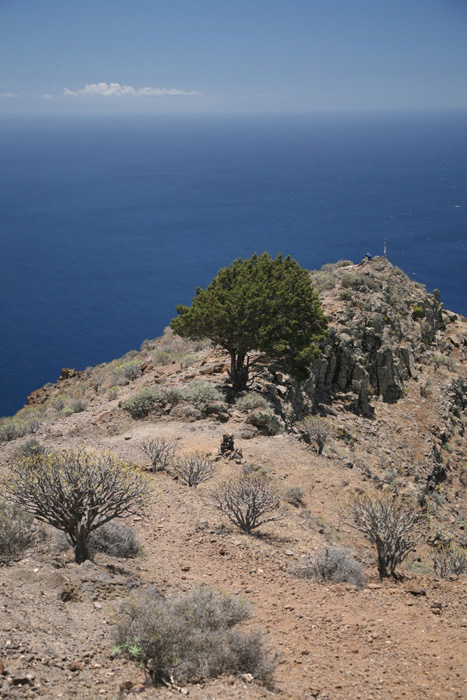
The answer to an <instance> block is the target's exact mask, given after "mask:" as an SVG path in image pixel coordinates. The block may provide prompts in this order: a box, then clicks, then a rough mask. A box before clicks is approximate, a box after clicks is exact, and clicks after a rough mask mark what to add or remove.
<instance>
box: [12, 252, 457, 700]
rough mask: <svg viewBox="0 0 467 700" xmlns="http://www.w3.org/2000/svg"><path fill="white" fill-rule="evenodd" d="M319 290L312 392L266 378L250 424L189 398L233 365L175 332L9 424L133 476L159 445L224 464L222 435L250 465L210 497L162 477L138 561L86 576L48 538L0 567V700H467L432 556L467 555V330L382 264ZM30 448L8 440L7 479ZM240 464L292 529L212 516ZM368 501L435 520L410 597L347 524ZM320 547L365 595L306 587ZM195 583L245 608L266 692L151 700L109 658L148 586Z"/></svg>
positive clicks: (249, 685)
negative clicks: (272, 665) (143, 403)
mask: <svg viewBox="0 0 467 700" xmlns="http://www.w3.org/2000/svg"><path fill="white" fill-rule="evenodd" d="M311 274H312V279H313V282H314V284H315V286H316V287H317V288H318V289H319V291H320V297H321V299H322V303H323V306H324V309H325V313H326V314H327V315H328V316H329V319H330V333H329V336H328V338H327V339H326V341H325V342H324V344H323V353H322V356H321V358H320V359H319V360H318V361H317V362H316V363H315V364H314V365H313V367H312V373H311V376H310V379H309V380H308V381H307V382H304V383H301V384H297V383H296V382H294V381H292V380H290V378H289V377H287V376H286V375H284V374H283V373H282V372H280V370H279V369H278V368H274V367H271V366H264V368H263V371H262V374H261V376H260V377H258V379H257V380H256V382H255V385H254V387H253V390H254V391H255V392H256V393H259V394H261V396H262V397H263V399H265V400H266V401H267V402H268V403H269V405H270V406H272V409H271V408H269V407H267V406H266V407H265V406H263V407H258V408H255V409H250V410H244V409H243V410H242V409H241V408H240V407H239V406H237V405H235V404H232V403H228V402H227V401H226V400H225V399H224V397H223V396H222V395H216V397H215V398H211V399H210V400H208V401H207V402H205V403H204V404H203V403H201V404H200V403H199V402H196V400H195V402H193V392H192V393H191V394H189V393H183V392H184V391H185V392H186V388H187V387H190V386H192V385H193V382H196V381H199V380H203V381H204V382H208V383H209V385H210V386H212V387H215V388H217V390H219V391H221V392H222V387H223V385H224V382H225V378H226V374H225V372H226V359H225V357H224V355H223V354H222V353H221V352H220V351H218V350H216V349H213V348H211V347H210V346H209V344H198V345H197V344H194V343H187V342H186V341H182V340H181V339H177V338H174V337H173V336H172V335H171V334H170V333H165V334H164V336H163V337H162V338H160V339H156V340H155V341H145V343H143V346H142V349H141V351H139V352H133V353H129V354H128V355H127V356H125V357H124V358H121V359H120V360H116V361H115V362H114V363H109V364H106V365H101V366H99V367H97V368H88V370H86V371H85V372H75V371H73V370H64V371H63V372H62V377H61V378H60V380H59V381H58V382H57V383H56V384H55V385H49V386H46V387H44V388H43V389H40V390H38V391H36V392H34V393H33V394H32V395H31V396H30V397H29V400H28V403H29V407H28V408H26V409H25V410H24V411H22V412H20V414H19V415H18V416H17V417H15V418H14V420H13V421H11V426H10V428H9V429H10V430H11V431H12V432H10V435H11V436H13V435H14V425H17V426H24V425H26V424H27V422H28V421H35V423H34V426H33V427H34V429H35V431H36V432H35V435H34V437H35V438H36V439H38V440H40V441H41V443H43V444H44V445H46V446H47V447H49V448H51V449H60V448H63V447H77V446H83V445H84V446H86V447H87V448H89V449H103V448H104V449H111V450H112V451H113V452H114V453H115V454H117V455H119V456H121V457H124V458H125V459H128V460H129V461H131V462H133V463H135V465H137V466H139V467H145V466H146V467H147V466H148V463H147V461H146V460H145V457H144V454H143V453H142V452H141V449H140V445H141V443H142V441H144V440H145V439H147V438H148V437H167V438H171V439H175V440H176V441H177V444H178V446H179V450H180V452H186V451H188V450H193V449H199V450H202V451H204V452H206V453H210V454H211V455H212V456H213V458H214V457H216V458H217V457H218V449H219V446H220V443H221V441H222V438H223V435H225V434H230V435H233V438H234V441H235V447H236V448H237V449H239V450H240V451H241V452H237V453H234V454H233V455H227V456H226V457H223V458H220V459H217V461H216V466H217V474H216V476H215V478H214V480H213V482H210V483H207V484H203V485H201V486H199V487H198V489H196V490H195V489H190V488H188V487H186V486H184V485H183V484H182V483H180V482H179V481H178V480H175V479H174V478H173V477H172V476H171V475H170V474H168V473H157V474H156V475H153V478H154V480H155V481H156V483H157V487H158V499H157V502H156V504H155V505H154V506H153V507H152V508H151V509H150V510H149V511H148V512H147V513H145V514H144V517H143V515H142V516H141V517H138V518H135V519H134V521H133V522H132V523H131V524H132V525H133V527H134V528H135V530H136V531H137V533H138V536H139V538H140V540H141V542H142V543H143V547H144V551H145V555H144V558H143V559H136V560H129V559H127V560H124V559H121V560H120V559H115V558H111V557H107V556H106V555H103V554H100V555H96V559H95V561H94V562H93V563H91V562H89V563H87V564H85V565H82V566H81V567H78V566H77V565H75V564H74V563H73V562H72V556H71V554H70V552H69V551H66V550H65V551H60V549H59V548H58V547H57V543H56V538H55V535H54V534H53V533H50V532H49V533H48V534H47V537H46V539H45V540H43V541H41V542H39V543H36V545H35V546H34V547H32V548H31V550H30V551H29V552H28V553H27V556H25V557H24V556H23V558H22V560H21V561H19V562H17V563H13V564H12V565H10V566H8V567H2V568H0V586H1V591H2V601H1V605H2V609H1V612H0V644H1V647H0V659H2V662H3V665H4V671H3V676H1V677H0V678H3V681H0V682H1V685H0V697H8V698H10V697H18V698H20V697H43V698H57V697H62V698H100V697H102V698H109V699H110V698H112V699H114V698H123V697H128V698H137V697H143V698H153V697H161V698H163V697H168V696H171V695H173V694H174V692H179V693H180V694H189V695H190V696H191V697H193V698H199V699H201V698H203V699H204V698H206V699H207V698H216V699H217V698H219V699H220V698H261V697H268V698H269V697H271V698H272V697H276V696H277V694H278V693H280V694H281V696H282V697H286V698H310V697H318V698H321V700H325V699H327V700H334V699H336V700H338V699H341V698H342V699H344V698H345V699H346V700H349V699H350V700H352V699H353V698H362V699H365V700H370V699H375V698H381V699H386V698H388V697H392V698H400V699H401V700H402V699H404V700H408V699H413V700H415V699H416V698H421V697H430V698H431V697H433V698H435V697H438V698H446V699H449V700H451V699H453V698H456V697H463V694H464V693H465V682H466V680H467V679H466V667H465V653H466V646H467V644H466V642H467V577H466V575H460V576H453V577H451V579H443V578H440V577H439V576H437V575H435V572H434V571H433V566H432V559H431V554H432V553H433V552H434V551H435V550H434V547H435V546H436V545H439V544H440V543H448V542H452V543H454V544H455V545H456V546H458V547H461V548H462V547H467V535H466V531H465V526H466V521H467V471H466V467H467V458H466V451H465V432H464V423H465V419H466V407H467V371H466V358H467V320H466V319H464V318H462V317H459V316H457V315H456V314H454V313H452V312H449V311H446V310H444V309H443V306H442V304H441V301H440V295H439V293H437V292H435V293H434V294H433V295H432V294H428V293H427V292H426V290H425V289H424V288H423V287H422V286H421V285H419V284H417V283H415V282H413V281H412V280H410V279H409V278H408V277H407V276H406V275H404V273H403V272H401V271H400V270H398V269H397V268H394V267H393V266H391V265H390V263H388V262H387V261H386V260H384V259H377V260H375V262H374V263H371V264H368V265H365V266H353V265H349V264H347V265H346V264H344V265H340V264H336V265H330V266H325V268H324V269H322V270H321V271H318V272H314V273H311ZM148 389H149V390H151V391H152V390H154V389H157V391H158V392H159V393H158V396H159V399H158V400H157V401H156V402H154V404H153V406H152V410H151V411H150V412H149V413H148V414H147V415H146V416H145V417H141V418H137V419H134V418H132V417H131V415H130V414H129V412H128V411H127V410H124V408H123V406H125V405H126V404H125V402H126V401H128V400H132V399H134V398H135V396H138V395H139V392H141V391H142V390H148ZM177 391H178V392H179V393H178V394H177V393H176V392H177ZM174 392H175V393H174ZM180 392H181V393H180ZM161 396H163V397H165V398H164V399H163V400H162V399H161V398H160V397H161ZM175 396H176V397H177V400H175V398H174V397H175ZM190 396H191V399H190ZM75 409H77V410H75ZM310 412H314V413H318V414H320V415H322V416H327V418H328V420H329V422H330V424H331V426H332V431H333V433H332V436H331V437H330V438H329V439H328V441H327V442H326V445H325V448H324V450H323V454H322V455H318V454H317V452H316V451H315V450H314V449H313V448H310V447H308V446H307V445H306V444H305V443H303V442H302V441H301V440H300V439H299V438H300V430H299V428H298V426H297V421H299V420H300V419H302V418H303V417H304V416H305V415H307V414H309V413H310ZM13 424H14V425H13ZM19 432H21V431H19ZM26 439H27V437H26V436H24V437H22V438H16V439H12V440H9V441H8V442H4V443H3V445H2V446H1V448H0V453H1V465H2V468H3V469H7V465H8V459H9V457H10V456H11V454H12V453H13V452H14V450H17V449H18V446H20V445H21V444H23V443H24V441H25V440H26ZM229 456H231V457H233V458H232V459H230V458H229ZM245 462H246V463H248V464H249V465H254V466H255V467H260V468H261V469H262V470H265V471H268V472H269V473H270V474H271V476H272V477H273V478H274V479H276V480H277V482H278V484H280V486H281V488H282V490H283V492H284V496H285V498H284V503H283V507H284V509H285V517H284V518H283V519H282V520H280V521H278V522H275V523H269V524H268V525H266V526H264V527H263V528H261V531H260V533H261V534H260V535H259V536H247V535H244V534H242V533H240V532H239V531H236V530H235V529H234V528H233V526H230V525H229V524H228V523H226V522H223V521H222V519H221V518H220V517H219V515H218V514H217V513H216V512H215V511H214V510H212V509H211V508H210V506H209V505H208V504H207V501H206V494H207V493H208V491H209V489H210V488H211V483H217V482H219V481H221V480H222V479H223V478H225V477H228V476H231V475H232V474H235V473H238V472H239V471H240V470H241V469H242V468H243V465H244V463H245ZM290 487H299V488H300V489H302V490H303V502H302V503H301V504H300V503H297V504H295V505H293V504H291V503H288V502H287V491H288V490H289V489H290ZM362 490H365V491H368V492H369V493H375V494H376V493H380V492H381V491H383V492H384V491H388V492H398V493H402V494H404V496H405V497H406V498H407V499H409V500H410V501H411V502H413V503H414V504H419V505H420V507H422V508H424V509H425V512H426V513H427V515H428V517H429V521H430V530H429V533H428V536H427V541H426V542H425V543H424V544H422V545H420V546H419V547H417V550H416V552H414V553H413V554H412V555H410V556H409V558H408V560H407V561H406V562H405V564H404V566H403V568H402V571H403V573H404V577H405V578H404V581H403V582H402V583H393V582H391V581H384V582H383V583H381V582H379V580H378V578H377V576H376V568H375V552H374V550H373V548H372V547H371V545H370V544H369V543H368V542H367V541H366V540H365V539H364V538H363V537H361V536H360V535H359V534H358V533H356V532H355V531H354V530H352V529H350V528H349V527H348V526H347V525H346V524H345V522H344V520H343V519H342V513H343V511H345V508H346V502H347V500H348V498H349V496H350V495H351V494H352V493H355V492H358V491H362ZM324 544H333V545H338V546H345V547H350V548H351V549H352V550H353V551H354V552H355V553H356V555H357V557H358V559H359V560H360V561H361V562H362V563H363V564H364V566H365V568H366V573H367V575H368V581H369V584H368V586H367V587H366V588H363V589H361V590H358V589H356V588H355V587H354V586H352V585H350V584H332V583H322V582H317V581H310V580H303V579H301V578H297V577H296V576H295V575H294V570H295V569H296V568H297V567H299V566H300V565H301V564H303V562H304V561H307V560H308V559H309V557H310V556H312V555H313V553H314V552H315V551H316V550H317V549H319V548H320V547H322V546H323V545H324ZM464 551H465V550H464ZM196 583H209V585H211V586H214V587H217V588H220V589H222V590H225V591H228V592H229V593H232V594H235V595H241V596H244V597H245V598H247V599H249V600H251V602H252V603H253V605H254V618H253V620H252V621H251V622H249V623H247V627H248V628H249V627H259V628H260V629H261V630H262V632H263V633H264V634H265V635H266V636H267V639H268V642H269V643H270V644H271V645H272V646H273V647H274V648H275V649H276V650H277V651H278V652H279V654H280V663H279V665H278V668H277V671H276V674H275V676H276V681H275V687H274V688H272V689H269V688H265V687H262V686H260V685H258V684H256V683H254V682H251V679H250V678H249V677H246V676H245V677H240V678H234V677H232V678H230V677H229V678H221V679H218V680H214V681H206V682H204V683H202V684H195V685H192V686H188V687H187V688H182V689H181V690H180V691H175V690H174V689H171V688H156V689H154V688H150V687H147V686H145V685H144V681H145V678H144V673H143V672H142V671H141V669H138V667H137V665H136V664H134V663H132V662H131V661H129V660H126V659H125V658H124V657H122V656H120V655H119V656H112V655H111V653H110V650H111V647H112V633H111V629H112V625H113V621H114V619H115V615H116V614H117V612H118V607H119V601H120V600H122V599H123V598H125V597H127V596H128V595H130V593H131V592H132V591H133V592H135V591H138V590H143V589H144V588H145V587H146V586H149V585H152V586H155V587H156V588H157V589H158V590H160V591H161V592H162V593H163V594H167V595H173V594H177V593H180V592H183V591H185V590H190V589H191V588H192V587H193V586H194V585H195V584H196ZM0 666H1V664H0Z"/></svg>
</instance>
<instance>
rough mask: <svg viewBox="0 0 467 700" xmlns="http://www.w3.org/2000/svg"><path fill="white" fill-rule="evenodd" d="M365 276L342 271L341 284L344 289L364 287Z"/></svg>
mask: <svg viewBox="0 0 467 700" xmlns="http://www.w3.org/2000/svg"><path fill="white" fill-rule="evenodd" d="M367 281H368V280H367V277H366V276H364V275H355V274H353V273H352V272H344V274H343V275H342V279H341V284H342V286H343V287H344V288H345V289H348V288H349V287H351V288H352V289H364V288H365V287H366V286H367Z"/></svg>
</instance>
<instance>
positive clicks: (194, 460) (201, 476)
mask: <svg viewBox="0 0 467 700" xmlns="http://www.w3.org/2000/svg"><path fill="white" fill-rule="evenodd" d="M173 472H174V473H175V474H176V475H177V476H178V477H180V479H181V480H182V481H184V482H185V484H188V486H194V487H196V486H198V484H202V483H204V482H205V481H209V479H212V477H213V476H214V474H215V473H216V468H215V466H214V464H213V463H212V462H211V460H210V459H209V458H208V457H207V456H206V455H204V454H202V453H201V452H189V453H188V454H186V455H182V456H181V457H179V458H178V460H177V463H176V464H175V466H174V467H173Z"/></svg>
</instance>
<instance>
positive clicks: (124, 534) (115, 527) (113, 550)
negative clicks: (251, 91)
mask: <svg viewBox="0 0 467 700" xmlns="http://www.w3.org/2000/svg"><path fill="white" fill-rule="evenodd" d="M89 543H90V545H91V549H93V550H94V551H96V552H103V553H104V554H108V555H109V557H119V558H124V559H134V558H135V557H137V556H138V555H139V554H140V552H141V545H140V543H139V542H138V538H137V536H136V533H135V531H134V530H133V528H132V527H130V526H129V525H124V524H123V523H118V522H110V523H107V525H103V526H102V527H100V528H99V529H98V530H95V531H94V532H93V533H92V535H91V536H90V538H89Z"/></svg>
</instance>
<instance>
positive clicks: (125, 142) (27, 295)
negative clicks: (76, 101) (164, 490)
mask: <svg viewBox="0 0 467 700" xmlns="http://www.w3.org/2000/svg"><path fill="white" fill-rule="evenodd" d="M0 211H1V248H0V253H1V254H0V299H1V325H0V357H1V362H0V387H1V392H0V415H9V414H11V413H14V412H15V411H17V410H18V409H19V408H21V406H23V405H24V403H25V401H26V397H27V394H28V393H30V392H31V391H32V390H34V389H36V388H38V387H40V386H42V385H43V384H44V383H46V382H48V381H55V380H56V379H57V378H58V376H59V374H60V369H61V368H62V367H73V368H76V369H84V368H85V367H86V366H88V365H95V364H98V363H101V362H104V361H110V360H112V359H113V358H115V357H118V356H120V355H123V354H124V353H125V352H127V351H128V350H130V349H134V348H139V346H140V345H141V342H142V341H143V340H144V339H145V338H153V337H156V336H157V335H160V334H161V333H162V330H163V328H164V327H165V326H166V325H167V324H168V323H169V322H170V320H171V318H172V317H173V316H175V315H176V311H175V307H176V305H177V304H179V303H189V302H190V299H191V297H192V296H193V295H194V290H195V287H196V286H198V285H199V286H201V287H204V286H205V285H206V284H207V283H208V282H209V281H210V280H211V279H212V277H214V276H215V274H216V273H217V271H218V270H219V268H220V267H223V266H226V265H229V264H230V262H232V260H234V259H235V258H236V257H247V256H250V255H251V254H252V253H253V252H255V251H256V252H258V253H261V252H263V251H265V250H266V251H268V252H269V253H270V254H271V255H273V256H275V255H276V253H277V252H278V251H281V252H282V253H283V254H284V255H286V254H290V255H291V256H292V257H294V258H295V259H296V260H297V261H298V262H299V263H300V264H301V265H302V266H304V267H306V268H310V269H313V268H319V267H321V265H323V264H324V263H326V262H334V261H336V260H338V259H351V260H353V261H354V262H358V261H360V260H361V258H362V257H363V256H364V255H365V253H366V252H367V251H369V252H371V253H372V254H373V255H375V254H382V252H383V246H384V240H385V239H386V241H387V255H388V258H389V260H390V261H391V262H392V263H394V264H395V265H398V266H400V267H401V268H402V269H403V270H404V271H405V272H407V273H408V274H409V275H411V276H413V278H414V279H415V280H417V281H419V282H422V283H424V284H426V285H427V288H428V290H430V291H432V290H433V289H434V288H439V289H440V291H441V299H442V301H443V302H444V304H445V306H446V307H447V308H449V309H451V310H453V311H456V312H458V313H462V314H464V315H467V298H466V291H467V274H466V271H467V114H465V113H458V114H444V115H443V114H421V113H420V114H405V115H404V114H391V115H389V114H386V115H383V114H381V115H373V116H370V115H358V116H356V115H353V116H349V115H346V116H343V115H341V116H332V115H331V116H330V115H326V116H325V115H321V116H316V115H314V116H305V115H301V116H294V115H283V116H264V115H263V116H260V115H252V116H248V117H247V116H237V117H229V116H188V115H187V116H176V117H167V116H163V117H152V118H148V117H131V118H130V117H118V118H117V117H115V118H108V117H105V118H104V117H101V118H98V117H95V118H85V117H82V118H71V117H67V118H58V117H47V118H46V117H41V118H36V119H32V118H28V119H26V118H20V117H18V118H17V119H13V118H11V117H8V118H7V117H3V118H2V119H1V120H0Z"/></svg>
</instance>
